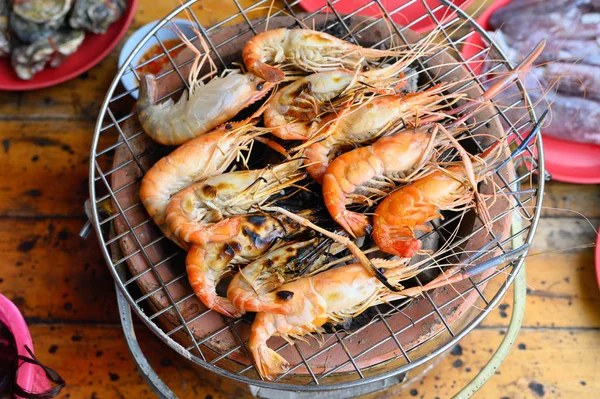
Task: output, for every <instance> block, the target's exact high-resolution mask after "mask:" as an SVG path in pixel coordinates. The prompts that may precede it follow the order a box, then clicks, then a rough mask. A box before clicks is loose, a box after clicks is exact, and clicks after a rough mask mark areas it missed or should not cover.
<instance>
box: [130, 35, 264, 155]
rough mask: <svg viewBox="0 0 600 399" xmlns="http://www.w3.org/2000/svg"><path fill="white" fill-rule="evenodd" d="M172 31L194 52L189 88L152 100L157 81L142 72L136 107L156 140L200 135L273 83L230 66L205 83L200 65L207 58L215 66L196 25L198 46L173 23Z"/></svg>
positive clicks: (183, 139)
mask: <svg viewBox="0 0 600 399" xmlns="http://www.w3.org/2000/svg"><path fill="white" fill-rule="evenodd" d="M174 26H175V29H174V31H175V33H176V34H177V36H178V37H179V38H180V39H181V41H182V42H183V43H184V44H185V45H186V47H187V48H188V49H189V50H191V51H192V52H193V53H194V54H195V58H194V62H193V64H192V67H191V69H190V72H189V76H188V86H189V92H188V91H184V92H183V94H182V95H181V97H180V98H179V101H178V102H176V103H175V102H174V101H173V100H172V99H168V100H167V101H165V102H163V103H161V104H156V101H157V95H158V85H157V82H156V78H155V77H154V75H146V76H143V77H142V79H141V82H140V96H139V98H138V101H137V111H138V117H139V120H140V123H141V124H142V127H143V128H144V131H145V132H146V133H147V134H148V135H149V136H150V137H152V138H153V139H154V140H155V141H156V142H158V143H160V144H164V145H179V144H183V143H185V142H186V141H189V140H191V139H193V138H195V137H198V136H200V135H203V134H205V133H207V132H209V131H211V130H213V129H214V128H216V127H217V126H219V125H221V124H222V123H225V122H227V121H228V120H230V119H231V118H233V117H234V116H235V115H237V114H238V112H240V111H241V110H242V109H243V108H245V107H247V106H249V105H250V104H252V103H254V102H256V101H258V100H260V99H261V98H263V97H264V96H265V95H266V94H267V93H268V92H269V91H270V90H271V89H272V88H273V84H272V83H269V82H265V81H264V80H263V79H260V78H258V77H256V76H255V75H253V74H251V73H241V71H240V70H232V71H229V73H228V74H227V75H225V76H220V77H213V78H212V79H211V80H210V81H209V82H208V83H206V84H204V83H202V80H201V79H199V78H198V75H199V74H200V71H201V70H202V67H203V65H204V64H205V63H206V62H207V61H208V62H209V66H210V69H211V72H210V73H209V74H208V75H207V76H211V75H214V74H215V73H216V66H215V65H214V63H213V61H212V59H211V58H210V56H209V54H210V48H209V47H208V44H207V43H206V41H205V40H204V38H203V36H202V35H201V34H200V32H199V31H198V29H197V28H196V27H195V26H194V24H191V28H192V30H193V31H194V32H195V33H196V37H197V40H198V43H199V45H200V47H201V48H202V49H203V50H204V53H201V52H200V50H199V49H198V48H197V47H196V46H195V45H194V44H192V42H191V41H190V40H189V39H188V38H187V36H186V35H185V34H183V33H182V32H181V31H180V30H179V28H178V27H177V25H174Z"/></svg>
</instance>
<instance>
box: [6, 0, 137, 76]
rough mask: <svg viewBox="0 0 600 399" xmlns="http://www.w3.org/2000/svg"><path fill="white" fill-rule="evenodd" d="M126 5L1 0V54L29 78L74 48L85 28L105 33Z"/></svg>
mask: <svg viewBox="0 0 600 399" xmlns="http://www.w3.org/2000/svg"><path fill="white" fill-rule="evenodd" d="M125 8H126V2H125V0H15V1H11V0H1V1H0V57H6V56H10V57H11V61H12V66H13V69H14V70H15V72H16V74H17V76H18V77H19V78H20V79H23V80H29V79H32V78H33V76H34V75H35V74H36V73H38V72H40V71H42V70H43V69H45V68H47V67H51V68H57V67H59V66H60V65H61V64H62V62H63V60H64V59H65V58H66V57H68V56H69V55H71V54H73V53H74V52H75V51H77V49H78V48H79V47H80V45H81V44H82V42H83V40H84V38H85V31H86V30H87V31H91V32H93V33H100V34H102V33H105V32H106V30H107V29H108V27H109V26H110V25H111V24H112V23H113V22H115V21H116V20H117V19H119V18H120V17H121V15H122V14H123V12H124V10H125Z"/></svg>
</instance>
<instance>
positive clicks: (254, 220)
mask: <svg viewBox="0 0 600 399" xmlns="http://www.w3.org/2000/svg"><path fill="white" fill-rule="evenodd" d="M266 222H267V217H266V216H264V215H251V216H248V223H250V224H252V225H253V226H256V228H257V229H259V228H260V227H262V225H264V224H265V223H266Z"/></svg>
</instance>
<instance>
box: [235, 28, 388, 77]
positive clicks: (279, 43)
mask: <svg viewBox="0 0 600 399" xmlns="http://www.w3.org/2000/svg"><path fill="white" fill-rule="evenodd" d="M397 55H399V51H393V50H375V49H370V48H365V47H361V46H357V45H355V44H352V43H350V42H347V41H345V40H342V39H338V38H336V37H334V36H331V35H329V34H327V33H323V32H317V31H314V30H310V29H285V28H281V29H273V30H268V31H265V32H262V33H259V34H258V35H256V36H254V37H253V38H252V39H250V40H249V41H248V42H247V43H246V44H245V45H244V49H243V50H242V58H243V60H244V64H245V65H246V68H247V69H248V71H250V72H252V73H253V74H255V75H256V76H258V77H260V78H262V79H264V80H266V81H268V82H279V81H282V80H283V79H284V78H285V73H284V72H283V71H282V70H281V68H279V67H278V66H273V65H269V64H283V65H286V64H287V65H289V64H291V65H292V66H294V67H296V68H299V69H302V70H304V71H309V72H322V71H327V70H331V69H335V68H345V69H351V70H357V69H358V68H360V66H361V65H362V64H363V63H364V62H365V61H375V60H378V59H380V58H382V57H386V56H397Z"/></svg>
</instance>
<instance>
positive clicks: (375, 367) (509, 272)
mask: <svg viewBox="0 0 600 399" xmlns="http://www.w3.org/2000/svg"><path fill="white" fill-rule="evenodd" d="M340 1H341V0H340ZM195 3H196V1H190V2H187V3H186V4H184V5H182V6H181V7H179V8H177V9H176V10H174V11H173V12H172V13H171V14H169V15H168V16H167V17H166V18H165V19H163V20H162V21H161V22H160V23H159V24H158V25H157V26H155V27H154V29H152V30H151V31H150V33H149V34H148V35H147V36H146V37H145V38H144V40H142V42H141V43H140V44H139V45H138V46H137V47H136V48H135V50H134V51H133V53H132V54H131V56H130V57H129V59H128V60H127V61H126V63H125V65H124V66H123V67H122V68H121V69H120V70H119V72H118V73H117V75H116V77H115V79H114V81H113V83H112V85H111V87H110V89H109V91H108V93H107V96H106V99H105V101H104V103H103V106H102V109H101V112H100V115H99V118H98V123H97V126H96V131H95V136H94V141H93V145H92V150H91V157H90V198H91V201H92V205H93V206H92V219H93V225H94V227H95V230H96V233H97V236H98V239H99V241H100V245H101V248H102V251H103V254H104V256H105V258H106V261H107V263H108V266H109V269H110V271H111V273H112V274H113V276H114V277H115V280H116V282H117V286H118V287H119V288H120V289H121V291H122V292H123V293H124V295H125V297H126V298H127V300H128V302H129V303H130V305H131V306H132V308H133V309H134V311H135V312H136V313H137V314H138V316H140V318H141V319H142V320H143V321H144V323H145V324H146V325H147V326H148V327H149V328H150V329H151V330H152V331H153V332H154V333H156V335H157V336H159V337H160V338H161V339H162V340H163V341H164V342H166V343H167V344H168V345H169V346H170V347H172V348H173V349H174V350H176V351H177V352H179V353H180V354H181V355H183V356H184V357H186V358H188V359H190V360H192V361H193V362H195V363H197V364H199V365H201V366H203V367H205V368H207V369H209V370H211V371H213V372H216V373H218V374H221V375H225V376H227V377H230V378H233V379H236V380H238V381H242V382H245V383H249V384H253V385H259V386H266V387H270V388H280V389H286V390H292V389H293V390H319V389H338V388H341V387H351V386H355V385H358V384H363V383H367V382H372V381H375V380H378V379H383V378H386V377H390V376H392V375H396V374H399V373H402V372H406V371H408V370H410V369H412V368H414V367H416V366H418V365H420V364H422V363H424V362H426V361H428V360H430V359H432V358H433V357H435V356H437V355H438V354H440V353H442V352H443V351H444V350H446V349H447V348H449V347H450V346H451V345H453V344H454V343H456V342H457V341H458V340H460V339H461V338H462V337H464V336H465V335H466V334H467V333H468V332H469V331H471V330H472V329H473V328H474V327H475V326H476V325H477V324H478V323H479V322H480V321H481V320H482V319H483V318H484V317H485V315H487V314H488V313H489V311H490V310H491V309H492V308H493V307H494V306H495V304H496V303H497V302H498V301H499V299H500V298H501V296H502V295H503V294H504V292H505V291H506V289H507V287H508V286H509V285H510V283H511V282H512V280H513V278H514V276H515V274H516V272H517V269H518V267H520V265H521V263H522V260H521V261H519V262H514V263H511V264H509V265H506V266H505V267H503V268H501V269H498V270H495V271H494V272H493V273H488V274H487V275H484V276H482V277H480V278H471V279H469V280H468V281H466V282H465V284H462V285H458V286H455V287H454V288H453V289H446V290H445V291H444V292H441V291H440V292H438V291H437V290H436V291H433V292H431V293H425V294H424V297H423V298H420V299H419V300H418V301H413V302H412V303H410V304H409V302H410V301H409V300H406V301H405V303H395V304H394V306H393V307H391V308H390V307H389V306H388V307H376V308H375V312H376V314H374V315H373V318H372V319H371V320H370V321H369V322H368V323H367V324H366V325H365V326H363V327H362V328H361V329H359V330H356V331H345V330H343V329H336V330H335V331H333V332H332V333H330V334H328V336H327V339H326V341H325V343H324V344H323V345H322V346H321V347H319V346H318V345H316V344H315V343H313V344H303V343H300V344H296V345H290V344H289V343H287V342H285V341H282V342H281V343H280V344H279V346H278V347H277V349H276V350H277V351H278V352H280V353H285V354H286V357H287V358H288V360H289V361H290V363H291V368H290V370H289V371H288V372H286V373H285V374H283V375H282V376H280V377H278V378H277V379H276V380H275V381H274V382H266V381H263V380H261V379H260V377H259V375H258V374H257V373H256V371H255V369H254V365H253V364H252V362H251V361H249V359H248V357H247V354H248V350H247V348H246V343H247V328H248V323H247V322H246V321H244V320H241V319H239V320H230V319H226V318H223V317H221V316H220V315H218V314H217V313H215V312H213V311H210V310H204V309H203V308H201V307H199V306H198V303H199V302H197V300H196V299H195V296H194V294H193V292H192V291H191V289H189V286H186V285H187V279H186V277H187V276H186V273H185V268H184V267H183V265H184V261H183V259H182V257H181V255H182V254H181V252H180V250H178V249H177V248H176V247H175V246H174V245H171V244H170V242H168V240H167V239H165V237H164V236H162V234H157V233H156V232H155V229H154V227H153V222H152V220H151V219H150V218H149V217H148V216H147V215H146V214H145V211H144V208H143V205H142V204H141V202H140V201H139V197H138V196H137V190H138V187H139V183H140V181H141V178H142V176H143V174H144V173H145V171H147V170H148V168H149V167H150V166H151V165H152V164H153V163H154V162H155V161H156V160H157V159H159V158H160V156H162V155H164V154H165V153H166V152H165V149H164V148H161V147H160V146H158V145H155V144H154V143H152V142H151V140H149V139H147V137H146V136H145V134H144V132H143V130H142V129H141V127H140V126H139V124H137V122H136V112H135V110H133V111H130V110H131V109H132V105H133V102H132V99H131V96H130V94H132V93H133V92H135V91H137V89H132V90H124V89H122V88H120V86H119V85H118V83H119V81H120V79H121V77H122V76H124V75H128V74H131V75H133V76H134V77H135V79H136V80H137V81H138V82H139V79H140V75H141V72H140V70H141V68H143V67H144V66H146V65H147V64H149V63H150V62H153V61H155V60H157V59H160V58H163V57H165V58H166V59H167V60H168V63H169V64H170V65H171V66H172V69H171V70H168V71H166V72H164V73H161V74H159V75H158V76H157V80H158V81H161V80H162V79H165V80H166V79H171V80H172V81H175V82H177V83H178V84H174V85H173V89H172V90H169V92H168V93H166V94H165V95H164V96H163V97H162V98H160V99H159V101H162V100H164V99H166V98H169V97H171V96H173V95H178V93H181V92H182V91H183V90H184V89H186V88H188V83H187V79H186V67H187V68H188V69H189V66H190V65H191V63H192V62H193V59H192V58H190V59H189V60H184V61H181V60H179V59H177V57H174V56H172V55H171V53H170V52H171V51H173V50H174V49H177V48H179V47H182V46H184V44H178V45H176V46H174V47H173V48H169V49H167V48H166V46H165V43H163V41H161V40H160V38H159V36H158V35H157V32H158V31H159V29H164V25H166V24H168V23H169V21H171V20H172V19H173V18H175V17H184V18H187V17H189V18H191V20H192V21H193V22H194V23H195V24H196V25H197V27H198V28H199V32H200V34H201V35H202V36H203V38H204V39H205V40H206V41H207V43H208V44H209V47H210V56H211V57H212V58H213V60H214V61H215V62H216V63H217V65H220V67H221V68H223V69H225V68H227V67H229V66H230V60H229V58H228V56H227V55H226V54H224V50H225V49H226V48H227V46H228V45H230V44H231V43H233V42H234V41H235V40H239V39H240V38H243V37H245V36H244V35H248V34H256V33H258V32H260V31H262V30H263V29H265V27H266V26H267V18H266V17H265V16H264V10H263V9H264V8H265V7H269V6H270V5H271V1H270V0H263V1H257V2H252V3H251V4H249V5H245V4H242V3H241V2H240V1H238V0H232V1H231V2H226V1H224V3H227V4H224V5H223V6H224V7H230V8H231V9H232V12H231V15H230V16H228V17H227V18H225V19H223V20H221V21H219V22H217V23H214V24H212V25H207V24H206V23H204V24H203V23H201V21H199V19H198V16H197V15H196V14H195V13H194V4H195ZM297 3H299V2H298V1H287V2H283V3H282V6H281V7H279V8H275V9H272V10H271V13H270V18H271V19H269V21H274V20H275V19H274V18H275V17H277V16H284V15H286V16H289V17H291V18H293V19H290V20H289V21H292V22H293V21H294V20H295V21H296V22H293V23H291V24H289V27H299V26H300V23H299V22H298V21H311V20H312V19H313V18H316V17H321V19H322V20H323V21H324V23H323V27H324V29H326V30H331V29H337V30H338V31H340V32H342V36H344V38H346V39H348V40H353V41H355V42H357V43H361V42H362V41H364V38H363V37H362V36H361V35H363V34H364V33H365V32H369V29H371V28H373V26H375V25H376V24H377V23H380V21H381V18H379V19H377V18H375V19H369V18H365V19H363V20H361V23H360V24H359V25H358V27H356V26H355V27H352V21H353V19H355V18H356V17H357V16H358V15H359V13H361V12H363V11H365V10H367V9H371V11H372V12H373V11H376V12H378V13H379V15H381V17H382V18H383V19H387V20H388V21H390V20H392V19H396V18H395V17H396V16H398V15H400V14H402V12H403V11H404V10H407V9H408V7H414V6H415V5H420V6H422V7H423V10H424V11H423V14H422V15H421V16H420V17H419V18H415V19H413V20H412V21H407V23H406V24H405V25H404V26H399V25H395V24H390V26H391V29H390V30H389V32H388V35H387V36H384V37H381V38H380V40H376V41H375V42H374V43H372V45H373V47H378V48H379V47H386V45H389V43H390V42H391V41H394V42H403V43H411V40H410V39H409V38H407V35H408V36H410V34H411V33H410V29H411V28H412V27H415V26H419V24H421V25H423V24H431V25H432V26H434V27H435V28H436V29H438V30H439V37H440V39H441V40H442V41H443V42H444V43H447V44H448V45H447V46H444V47H442V48H441V49H440V50H439V51H438V52H436V53H435V54H433V55H429V56H428V57H429V58H427V57H425V58H423V59H422V60H420V61H419V62H420V67H421V69H422V70H424V71H426V70H427V68H425V64H426V63H427V62H428V60H431V59H433V58H435V57H439V56H440V55H443V53H447V54H451V55H452V56H453V57H455V58H456V59H457V60H458V61H459V62H458V63H456V65H454V66H451V67H448V68H446V69H445V70H444V73H442V74H439V75H436V76H433V75H431V74H430V75H429V76H428V80H429V82H430V84H434V83H436V82H440V81H443V80H444V79H446V78H448V77H450V76H452V74H453V73H454V72H455V71H457V70H459V69H460V70H465V71H467V73H468V76H470V77H471V78H470V79H469V80H468V81H466V82H465V83H464V85H463V86H462V87H460V88H459V90H466V89H469V88H473V87H477V88H483V81H482V80H483V79H482V78H481V76H477V75H476V73H475V72H474V68H473V61H474V60H476V59H478V58H479V57H484V56H486V55H488V54H489V52H490V49H493V50H495V54H498V55H499V59H496V60H494V61H493V62H488V70H487V73H488V74H490V73H494V72H499V71H505V70H509V69H510V68H511V66H510V64H509V63H508V62H507V61H506V59H505V58H504V57H503V56H502V52H501V51H500V50H499V49H498V48H496V46H495V45H494V44H493V42H492V41H491V39H490V37H489V36H487V35H486V34H485V32H483V31H482V29H481V28H480V27H479V26H477V25H476V24H475V22H474V21H473V20H472V19H470V17H468V16H467V15H466V14H465V13H464V12H463V11H461V10H459V9H457V8H456V7H455V6H454V5H452V4H451V3H449V2H448V1H443V0H440V1H425V0H412V1H407V2H406V3H405V4H403V5H401V6H399V7H397V8H395V9H386V7H385V6H384V4H383V3H384V2H382V1H380V0H372V1H365V2H364V4H363V5H359V6H356V9H355V10H354V11H352V12H350V13H347V14H344V15H342V14H340V13H339V12H338V11H337V10H336V4H338V1H327V2H324V5H323V6H322V7H321V8H320V9H318V10H317V11H315V12H313V13H310V14H300V13H298V9H297ZM323 13H326V17H323ZM323 18H324V19H323ZM269 23H271V22H269ZM234 24H237V25H235V26H236V29H234V30H232V32H233V33H232V34H228V35H223V34H220V33H222V32H223V30H224V29H225V28H227V27H230V26H232V25H234ZM457 27H460V29H458V30H457V29H456V28H457ZM476 33H478V34H481V35H483V37H484V39H485V41H486V42H487V46H485V47H483V48H481V50H480V51H479V52H478V53H477V54H476V55H475V56H473V57H471V58H469V59H464V58H463V56H462V55H461V54H460V49H461V48H460V47H461V46H462V44H463V43H464V42H465V41H466V40H467V39H468V38H469V37H470V36H472V35H474V34H476ZM190 39H192V40H193V39H194V38H193V37H192V38H190ZM147 41H155V42H156V43H158V44H159V45H160V47H161V49H162V53H161V54H160V55H157V56H155V57H153V58H151V59H149V60H147V61H145V62H142V63H139V64H136V65H133V64H132V61H133V60H134V58H135V56H136V54H137V53H138V52H140V50H141V48H142V47H143V46H144V44H145V43H146V42H147ZM465 68H466V69H465ZM425 73H427V72H425ZM517 86H518V88H519V96H518V98H516V97H514V96H513V97H507V98H506V99H504V101H503V102H502V105H501V106H500V105H499V104H500V101H498V102H496V104H495V105H494V107H493V110H491V111H490V112H489V113H488V115H487V117H485V118H483V119H482V120H478V121H477V123H476V124H475V125H474V126H473V127H472V128H471V129H470V131H469V134H476V133H477V132H479V131H485V130H486V129H488V128H489V127H490V124H496V125H498V126H499V123H500V122H501V123H503V124H504V125H505V128H506V130H507V132H508V133H511V134H513V136H514V137H515V140H517V139H522V138H523V136H524V133H526V132H527V131H528V130H529V129H530V127H531V126H532V125H533V124H534V123H535V122H536V119H535V115H534V113H533V110H532V109H531V108H530V107H528V106H526V104H527V102H525V98H526V93H525V91H524V88H523V87H522V86H521V84H520V83H519V82H517ZM133 94H134V93H133ZM518 109H523V112H522V114H523V115H522V117H521V119H520V121H519V122H518V123H516V124H515V123H513V122H511V120H514V118H512V119H511V118H509V116H508V115H507V113H508V112H510V111H511V110H518ZM473 141H474V143H475V145H476V148H474V151H476V152H480V151H482V150H483V148H484V145H483V143H482V142H481V140H477V139H475V140H473ZM527 153H528V154H527V155H528V156H527V162H522V163H521V166H520V167H518V168H516V167H515V164H514V163H512V162H509V163H507V165H506V166H505V169H506V170H504V171H499V172H498V173H497V174H496V177H495V179H496V182H497V183H498V187H497V188H496V190H500V191H501V190H504V191H514V190H515V189H516V188H520V189H521V190H522V189H527V188H537V191H536V190H530V191H527V190H525V191H524V192H527V194H523V195H521V196H513V197H511V200H510V203H509V204H508V205H506V204H505V206H504V208H502V209H500V211H498V212H496V213H495V214H494V224H495V226H496V225H498V226H499V230H494V234H492V236H491V238H493V239H494V240H493V241H492V244H491V246H492V247H493V248H491V249H495V250H496V251H503V252H505V251H506V250H509V249H511V247H512V246H513V243H514V242H515V240H519V241H521V242H527V243H530V242H531V241H532V239H533V234H534V232H535V228H536V225H537V220H538V218H539V212H540V207H539V206H538V204H540V203H541V195H542V193H543V179H539V183H538V186H536V187H534V186H533V183H532V176H534V175H542V176H543V173H544V169H543V162H542V161H541V160H542V159H543V158H542V157H541V155H542V148H541V143H540V141H539V138H538V141H537V142H535V143H533V144H531V145H530V146H529V147H528V148H527ZM538 155H539V156H540V158H538ZM538 160H539V161H538ZM515 220H518V221H519V223H520V226H521V227H519V228H517V229H515V228H514V226H515V224H514V223H513V229H512V231H509V230H508V226H509V225H510V221H512V222H514V221H515ZM462 222H464V221H463V220H462V217H461V215H460V214H456V215H455V216H452V217H449V218H447V219H445V220H443V221H442V222H439V223H435V224H433V231H432V232H431V233H427V234H424V235H423V236H422V237H421V239H423V240H424V239H426V238H427V237H428V236H429V235H435V234H438V235H439V236H444V235H445V234H446V230H450V229H451V228H452V227H451V226H454V225H456V224H457V223H459V224H460V223H462ZM482 235H485V231H484V228H483V227H482V224H481V223H480V222H477V221H476V220H473V221H472V223H471V225H470V227H469V231H467V232H466V233H465V234H461V235H460V237H458V238H457V239H455V240H454V241H453V243H452V246H451V248H450V250H449V251H450V253H451V254H454V255H456V257H457V258H458V256H459V253H462V252H463V251H464V250H465V249H467V248H468V249H469V250H471V251H474V250H477V249H479V247H480V246H481V245H479V247H473V246H472V243H473V242H474V241H477V239H476V238H477V237H478V236H482ZM479 241H481V240H479ZM469 245H471V247H470V246H469ZM140 264H143V265H145V267H137V266H136V265H140ZM122 276H126V277H122ZM417 283H418V284H423V281H420V280H418V279H417ZM486 286H487V289H486ZM186 287H187V289H186ZM194 301H196V302H194ZM473 303H475V304H476V305H477V306H471V305H472V304H473ZM190 304H192V305H190ZM465 314H467V316H465ZM202 328H204V330H203V329H202ZM207 329H208V330H207ZM407 337H408V338H407ZM223 342H225V344H223ZM331 359H334V360H331Z"/></svg>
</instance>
